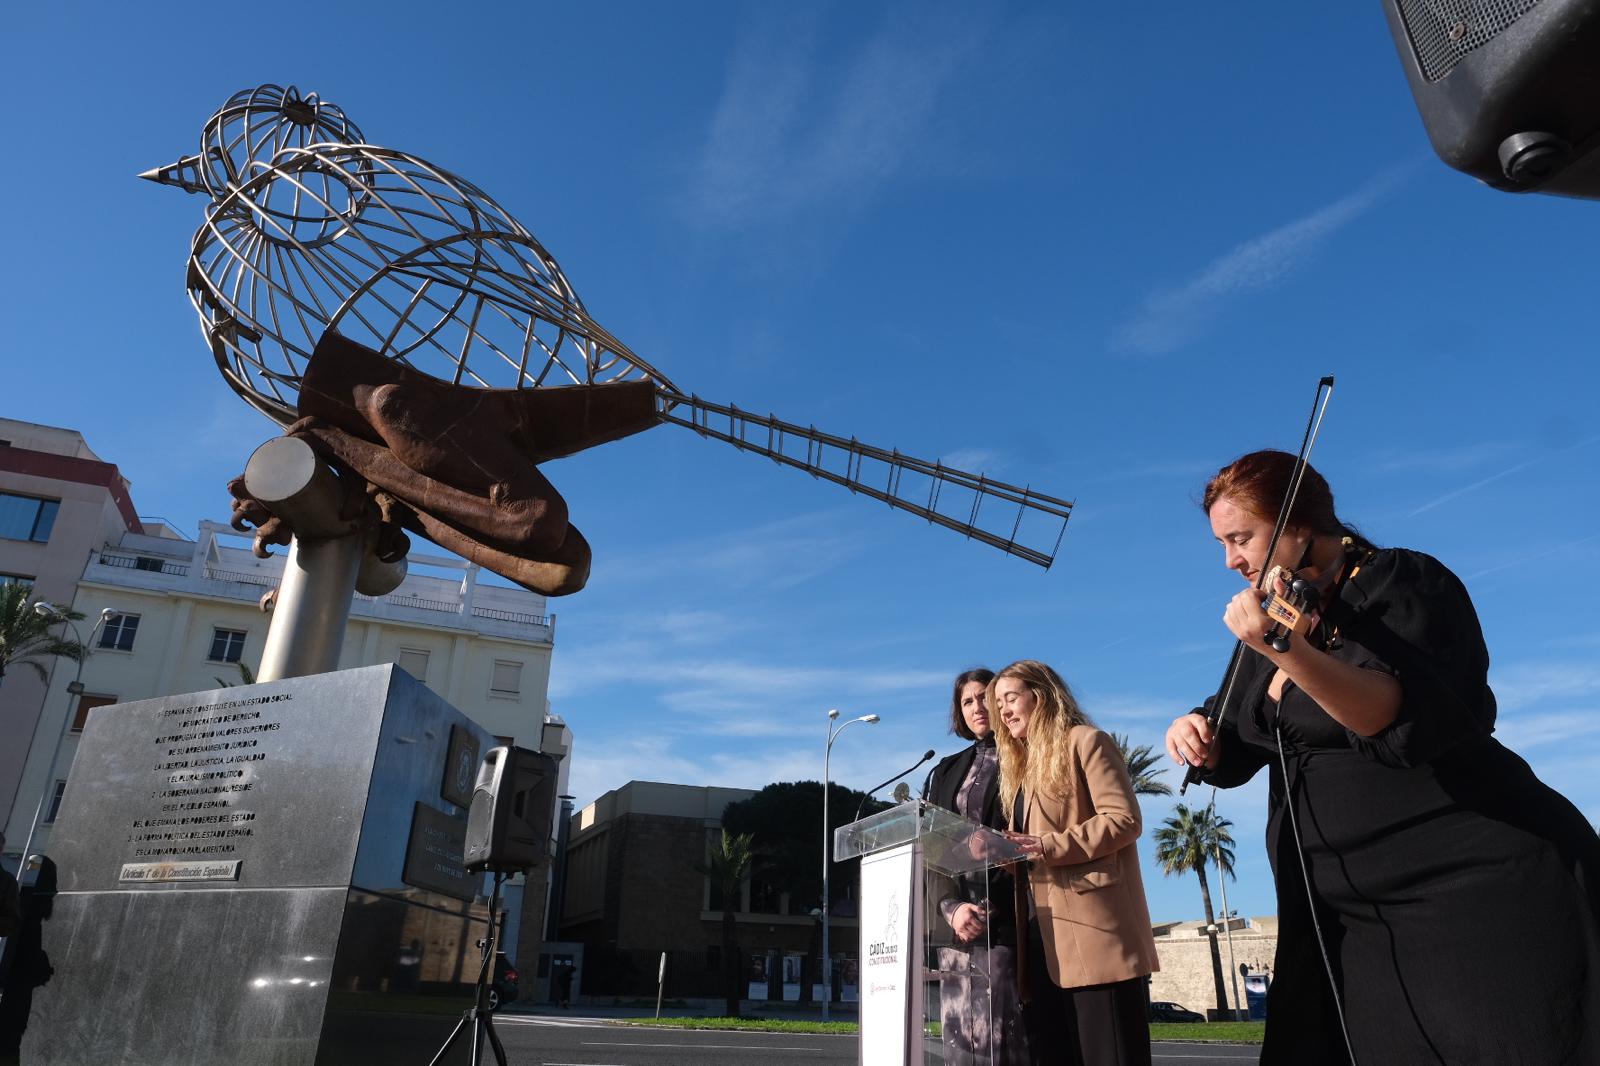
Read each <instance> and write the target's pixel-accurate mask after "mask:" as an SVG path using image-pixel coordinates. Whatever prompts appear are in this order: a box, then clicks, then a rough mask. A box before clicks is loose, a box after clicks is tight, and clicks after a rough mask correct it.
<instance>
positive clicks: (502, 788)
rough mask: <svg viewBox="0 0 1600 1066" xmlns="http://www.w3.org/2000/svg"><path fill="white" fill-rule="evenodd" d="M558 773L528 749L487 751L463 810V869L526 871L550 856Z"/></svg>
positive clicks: (548, 758) (547, 758)
mask: <svg viewBox="0 0 1600 1066" xmlns="http://www.w3.org/2000/svg"><path fill="white" fill-rule="evenodd" d="M556 769H557V764H556V760H555V759H554V758H552V757H551V756H549V755H545V754H543V753H541V752H537V751H529V750H528V749H527V748H517V747H500V748H491V749H490V750H489V753H488V754H487V755H485V756H484V757H483V763H482V764H481V765H480V766H479V767H478V780H477V783H476V785H474V786H473V790H472V806H471V807H470V808H468V810H467V839H466V849H465V854H464V856H463V858H464V859H465V865H466V867H467V869H469V870H472V871H474V872H481V871H484V870H494V871H497V872H510V871H516V870H526V869H528V868H529V867H531V866H535V865H537V864H538V863H539V862H540V861H542V860H543V859H544V858H545V857H546V856H547V855H548V854H549V851H550V818H551V816H552V815H553V814H554V812H555V806H556V785H557V781H556Z"/></svg>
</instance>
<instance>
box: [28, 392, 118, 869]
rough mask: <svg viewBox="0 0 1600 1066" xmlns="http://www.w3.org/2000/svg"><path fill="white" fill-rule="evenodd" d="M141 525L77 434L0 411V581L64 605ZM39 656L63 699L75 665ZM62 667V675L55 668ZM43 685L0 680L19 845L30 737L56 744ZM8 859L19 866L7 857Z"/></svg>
mask: <svg viewBox="0 0 1600 1066" xmlns="http://www.w3.org/2000/svg"><path fill="white" fill-rule="evenodd" d="M139 528H140V527H139V518H138V515H137V514H136V513H135V511H134V509H133V501H132V500H131V499H130V498H129V496H128V482H127V480H126V479H125V478H123V476H122V475H121V474H120V473H118V471H117V468H116V467H115V466H114V465H112V464H111V463H108V462H105V461H104V460H102V459H101V458H100V457H99V456H98V455H96V454H95V453H94V452H93V451H91V450H90V449H89V445H88V444H87V443H85V441H84V439H83V435H82V434H80V433H78V432H77V431H76V430H71V429H60V428H57V427H55V426H37V425H34V424H33V423H31V422H19V421H16V420H15V419H10V418H0V583H10V582H22V583H24V584H28V585H32V586H33V590H34V595H35V597H37V598H38V599H42V600H48V601H49V602H51V603H54V604H59V605H63V606H64V605H66V604H69V603H71V602H72V598H73V594H74V593H75V591H76V590H77V587H78V578H79V577H80V576H81V575H82V574H83V567H84V562H85V561H86V560H87V559H88V558H89V553H90V552H91V551H93V550H94V549H96V548H99V547H100V546H101V545H102V544H105V543H107V542H108V541H109V542H115V541H117V540H119V539H120V538H121V537H122V536H123V535H124V534H127V533H137V532H139ZM84 632H85V635H87V630H85V631H84ZM68 635H69V636H70V632H68ZM42 665H43V666H44V667H45V668H46V669H47V670H53V672H54V674H55V675H57V676H56V677H55V678H54V679H53V680H54V681H55V684H54V685H53V686H52V688H53V690H54V691H55V692H56V693H57V695H56V696H55V697H54V698H55V699H57V700H65V698H66V697H65V694H64V693H63V692H62V689H63V686H65V684H66V682H67V681H68V680H71V677H72V670H73V669H74V667H73V664H72V663H71V662H64V663H56V662H52V661H45V662H44V663H43V664H42ZM63 668H64V669H65V671H66V674H67V677H66V678H64V679H63V678H60V677H59V675H60V674H61V673H62V672H63ZM47 691H49V689H47V686H46V684H45V683H44V682H42V681H40V680H39V678H38V676H37V675H36V674H35V673H34V671H32V670H30V669H28V668H27V667H21V668H18V669H15V670H13V671H11V672H10V673H8V674H7V675H6V677H5V679H4V681H3V682H0V736H3V737H4V738H5V741H4V743H0V811H5V812H7V815H6V822H7V824H8V825H9V827H10V828H9V831H8V833H7V837H8V843H9V844H10V846H11V847H13V848H16V849H21V847H22V844H23V840H24V839H25V838H26V837H27V835H28V825H27V823H28V822H29V821H30V820H31V819H32V817H33V813H34V810H35V809H36V808H37V806H38V801H39V793H38V791H37V790H36V789H31V788H22V787H21V786H22V783H23V766H24V764H25V762H26V761H27V759H28V757H29V754H30V747H29V741H30V738H34V737H38V736H47V737H49V741H48V742H47V744H46V749H47V750H46V752H45V755H46V757H48V755H49V751H48V749H49V747H50V746H52V745H53V744H54V743H55V736H54V734H53V733H51V732H50V731H49V730H48V729H45V730H43V731H41V730H40V721H39V716H40V714H41V713H42V712H43V710H44V709H45V698H46V694H47ZM62 709H64V707H63V708H62ZM56 721H57V722H58V723H59V721H60V718H59V716H58V717H57V719H56ZM42 780H43V779H42V777H41V778H40V782H41V783H42ZM19 811H21V812H23V813H22V817H21V822H22V825H21V829H20V831H19V830H18V828H17V823H18V818H17V813H18V812H19ZM5 865H6V866H7V868H9V869H15V868H16V864H15V862H14V861H12V860H11V858H10V856H7V861H6V863H5Z"/></svg>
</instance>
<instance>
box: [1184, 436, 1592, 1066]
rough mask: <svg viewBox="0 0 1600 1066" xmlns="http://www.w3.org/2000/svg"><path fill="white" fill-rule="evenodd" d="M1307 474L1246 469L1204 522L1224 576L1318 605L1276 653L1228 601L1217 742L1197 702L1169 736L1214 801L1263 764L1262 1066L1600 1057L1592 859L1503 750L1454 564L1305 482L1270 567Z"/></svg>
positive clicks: (1559, 800)
mask: <svg viewBox="0 0 1600 1066" xmlns="http://www.w3.org/2000/svg"><path fill="white" fill-rule="evenodd" d="M1294 465H1295V457H1294V456H1292V455H1287V454H1285V453H1282V452H1275V451H1264V452H1253V453H1251V454H1249V455H1246V456H1243V457H1242V458H1240V459H1238V460H1236V461H1235V462H1233V463H1231V464H1229V465H1228V466H1226V467H1224V468H1223V469H1222V470H1221V471H1219V472H1218V473H1217V475H1216V476H1215V477H1214V478H1212V479H1211V481H1210V482H1209V483H1208V484H1207V485H1206V489H1205V493H1204V496H1203V499H1202V507H1203V508H1204V510H1205V511H1206V514H1207V516H1208V517H1209V518H1210V521H1211V530H1212V533H1213V535H1214V536H1215V537H1216V539H1217V540H1218V542H1219V543H1221V545H1222V547H1223V555H1224V560H1225V562H1226V564H1227V566H1228V567H1229V569H1232V570H1235V571H1237V572H1238V573H1239V575H1240V576H1241V577H1243V578H1244V579H1245V581H1246V582H1248V583H1249V584H1250V585H1252V586H1254V585H1255V583H1256V581H1257V578H1258V577H1259V576H1260V574H1261V573H1262V571H1264V570H1265V571H1267V572H1268V573H1269V574H1271V573H1272V568H1273V567H1275V566H1283V567H1286V568H1289V569H1290V570H1292V571H1293V574H1294V575H1295V576H1298V577H1299V578H1300V579H1302V580H1304V581H1305V582H1306V583H1308V584H1309V585H1310V586H1312V587H1314V588H1315V589H1317V590H1318V591H1319V592H1320V594H1321V595H1320V604H1321V607H1320V610H1308V611H1306V612H1305V614H1304V615H1303V616H1302V617H1301V618H1300V619H1299V620H1298V622H1297V623H1296V624H1295V626H1294V631H1293V632H1292V634H1291V635H1290V637H1289V640H1288V642H1287V650H1283V651H1279V650H1277V649H1276V648H1274V647H1273V646H1272V645H1271V644H1269V643H1268V642H1267V640H1266V639H1265V634H1266V633H1267V632H1268V630H1269V629H1271V628H1272V623H1273V619H1272V618H1271V617H1269V615H1268V614H1267V612H1266V611H1265V610H1264V609H1263V606H1262V599H1263V594H1262V592H1257V591H1255V590H1254V588H1251V589H1249V590H1246V591H1244V592H1241V593H1239V594H1238V595H1237V596H1235V597H1234V598H1233V599H1232V600H1231V601H1230V602H1229V603H1228V605H1227V609H1226V612H1225V613H1224V616H1223V621H1224V623H1225V624H1226V625H1227V627H1228V629H1229V630H1230V631H1231V632H1232V633H1233V634H1234V635H1235V636H1237V637H1238V638H1239V640H1240V641H1241V642H1243V645H1244V651H1243V652H1242V661H1241V663H1240V667H1239V672H1238V675H1237V677H1236V678H1235V681H1234V684H1233V686H1232V688H1231V695H1229V696H1228V697H1227V700H1228V705H1227V706H1226V707H1225V708H1224V709H1223V711H1224V713H1223V715H1222V718H1221V720H1220V721H1219V723H1218V726H1217V728H1216V729H1215V730H1213V729H1212V728H1211V727H1210V726H1209V724H1208V722H1207V719H1206V710H1207V709H1209V706H1210V704H1209V701H1208V704H1207V708H1202V709H1197V710H1196V711H1193V712H1191V713H1189V714H1186V715H1183V716H1181V717H1180V718H1178V719H1177V720H1176V721H1174V722H1173V723H1172V726H1171V727H1170V728H1169V729H1168V731H1167V738H1166V743H1167V751H1168V753H1169V754H1170V755H1171V756H1172V757H1173V759H1174V760H1176V761H1178V762H1186V763H1189V764H1190V765H1192V766H1197V767H1203V768H1204V769H1203V773H1202V776H1201V779H1202V780H1204V781H1206V782H1209V783H1211V784H1215V785H1217V786H1219V787H1222V788H1232V787H1235V786H1237V785H1242V784H1244V783H1245V782H1246V781H1249V780H1250V779H1251V778H1252V777H1254V776H1255V775H1256V774H1257V773H1258V772H1259V771H1260V770H1261V769H1262V768H1263V767H1266V768H1267V769H1268V774H1269V779H1270V785H1269V793H1268V821H1267V851H1268V857H1269V858H1270V859H1271V861H1272V864H1273V872H1274V874H1275V875H1276V879H1277V889H1278V915H1279V941H1278V955H1277V962H1276V964H1275V965H1274V967H1273V982H1272V985H1271V987H1270V989H1269V992H1268V999H1267V1018H1268V1022H1267V1035H1266V1042H1265V1046H1264V1048H1263V1051H1262V1057H1261V1062H1263V1063H1294V1064H1296V1066H1303V1064H1311V1063H1345V1062H1349V1061H1351V1060H1352V1059H1354V1061H1355V1062H1357V1063H1360V1064H1362V1066H1377V1064H1388V1063H1406V1064H1412V1063H1416V1064H1423V1063H1449V1064H1450V1066H1457V1064H1463V1063H1479V1064H1484V1066H1489V1064H1495V1066H1498V1064H1503V1063H1540V1064H1549V1066H1558V1064H1569V1063H1570V1064H1574V1066H1576V1064H1579V1063H1597V1062H1600V840H1597V838H1596V836H1595V831H1594V829H1593V828H1592V827H1591V826H1590V825H1589V824H1588V822H1587V821H1585V820H1584V818H1583V816H1582V815H1581V814H1580V813H1579V812H1578V810H1577V809H1576V808H1575V807H1573V805H1572V804H1571V803H1569V802H1568V801H1567V800H1565V799H1564V798H1563V797H1561V796H1560V795H1559V794H1557V793H1556V792H1554V791H1553V790H1552V789H1550V788H1548V787H1547V786H1546V785H1544V784H1543V783H1542V782H1540V781H1539V780H1538V778H1536V777H1535V776H1534V775H1533V772H1532V770H1530V769H1529V767H1528V765H1527V763H1525V762H1523V760H1522V759H1520V758H1519V757H1518V756H1517V755H1515V754H1514V753H1513V752H1511V751H1510V750H1509V749H1507V748H1505V747H1503V746H1502V745H1501V744H1500V743H1499V742H1498V741H1497V740H1495V739H1494V738H1493V736H1492V733H1493V731H1494V723H1495V699H1494V693H1493V692H1492V691H1491V690H1490V688H1489V685H1488V680H1487V675H1488V667H1489V655H1488V651H1487V649H1486V647H1485V646H1484V640H1483V632H1482V630H1481V628H1480V627H1479V624H1478V617H1477V614H1476V612H1475V611H1474V609H1473V606H1472V601H1471V599H1470V598H1469V597H1468V595H1467V591H1466V589H1465V587H1464V586H1463V585H1462V584H1461V582H1460V580H1458V579H1457V578H1456V576H1455V575H1454V574H1452V573H1451V572H1450V571H1449V570H1448V569H1446V568H1445V566H1444V565H1443V564H1441V563H1440V562H1438V561H1437V560H1436V559H1433V558H1431V557H1430V556H1427V555H1423V554H1422V553H1420V552H1413V551H1407V550H1404V549H1399V548H1378V547H1376V546H1374V545H1373V544H1372V543H1370V542H1369V541H1367V540H1366V539H1365V538H1364V537H1362V536H1361V535H1360V534H1359V533H1357V532H1356V531H1355V530H1353V529H1351V528H1350V527H1349V526H1347V525H1345V524H1344V523H1343V522H1341V521H1340V520H1339V518H1338V517H1337V515H1336V514H1335V512H1334V506H1333V495H1332V493H1331V491H1330V490H1329V488H1328V485H1327V482H1326V481H1324V480H1323V479H1322V477H1321V476H1320V475H1319V474H1317V473H1316V471H1315V470H1312V469H1311V468H1309V467H1307V468H1306V470H1305V476H1304V480H1303V482H1302V484H1301V487H1300V491H1299V494H1298V496H1297V497H1296V499H1295V503H1294V505H1293V507H1292V509H1291V511H1290V514H1289V516H1288V519H1287V523H1286V525H1285V529H1284V533H1283V536H1282V537H1281V539H1280V540H1279V542H1278V545H1277V550H1276V552H1275V554H1274V556H1273V558H1271V559H1268V558H1267V557H1266V556H1267V550H1268V542H1269V540H1270V539H1271V534H1272V529H1273V525H1274V518H1275V516H1276V514H1277V511H1278V507H1279V503H1278V501H1280V500H1282V499H1284V498H1285V495H1286V492H1285V490H1286V488H1287V486H1288V483H1289V480H1290V477H1291V476H1292V470H1293V467H1294ZM1272 584H1273V586H1274V587H1273V588H1272V589H1267V590H1263V591H1272V592H1278V593H1283V592H1285V591H1286V586H1285V583H1284V581H1283V580H1281V579H1274V580H1273V582H1272ZM1296 828H1298V833H1299V837H1300V846H1299V848H1297V847H1296V842H1295V834H1294V830H1295V829H1296ZM1302 862H1303V864H1304V865H1303V867H1302ZM1302 869H1304V874H1303V873H1302ZM1308 881H1309V888H1308V885H1307V882H1308ZM1318 926H1320V933H1321V936H1320V941H1321V947H1320V948H1319V937H1318ZM1324 953H1325V955H1324ZM1341 1012H1342V1015H1343V1024H1341V1018H1340V1015H1341ZM1346 1034H1348V1046H1347V1043H1346Z"/></svg>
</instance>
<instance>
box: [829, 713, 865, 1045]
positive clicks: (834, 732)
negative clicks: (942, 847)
mask: <svg viewBox="0 0 1600 1066" xmlns="http://www.w3.org/2000/svg"><path fill="white" fill-rule="evenodd" d="M838 717H839V712H838V711H837V710H831V711H829V712H828V746H827V747H825V748H823V749H822V1020H823V1021H827V1020H828V1010H829V1008H830V1007H831V1006H832V1005H833V960H832V959H831V958H830V957H829V955H828V870H829V868H830V867H831V866H832V865H833V834H832V833H830V832H828V769H829V766H828V760H829V758H830V757H831V756H832V755H833V742H834V740H836V739H837V738H838V736H839V734H840V733H843V732H844V731H845V730H846V729H849V728H850V727H851V726H853V725H855V724H856V723H857V722H866V723H867V724H868V725H871V724H873V723H874V722H876V721H877V720H878V716H877V715H875V714H864V715H862V716H861V717H860V718H852V719H850V720H849V721H848V722H845V723H844V724H843V725H841V726H839V728H837V729H835V728H834V727H833V723H834V720H835V719H837V718H838Z"/></svg>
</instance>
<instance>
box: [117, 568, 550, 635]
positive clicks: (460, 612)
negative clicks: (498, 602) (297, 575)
mask: <svg viewBox="0 0 1600 1066" xmlns="http://www.w3.org/2000/svg"><path fill="white" fill-rule="evenodd" d="M95 562H96V563H97V564H98V565H100V566H108V567H111V568H113V569H117V570H135V571H144V572H147V573H152V574H157V573H159V574H164V575H167V576H169V577H188V576H189V570H190V567H189V566H188V565H187V564H185V563H177V562H172V561H170V560H166V559H157V558H153V557H151V556H145V555H136V554H111V553H108V552H101V553H99V554H98V556H97V557H96V559H95ZM200 576H201V577H202V578H204V579H205V580H208V581H221V582H225V583H227V584H231V585H248V586H252V587H254V588H258V589H274V588H277V587H278V585H279V584H280V583H281V582H282V580H283V579H282V575H280V574H277V573H273V572H272V571H268V570H225V569H223V568H221V567H217V566H202V567H201V570H200ZM250 598H252V599H253V598H255V594H252V595H251V596H250ZM355 602H356V603H357V604H371V605H374V607H375V606H376V605H378V604H388V605H390V606H392V607H403V608H410V609H411V610H415V611H428V612H430V613H433V614H447V615H454V616H456V617H457V618H461V617H463V616H464V615H466V614H467V613H468V612H466V611H465V610H464V605H463V604H462V603H461V601H459V600H436V599H430V598H428V597H425V596H410V595H399V596H397V595H394V594H390V595H388V596H376V597H374V596H363V595H361V594H359V593H358V594H357V595H356V597H355ZM470 613H471V617H473V618H485V619H489V620H491V621H495V622H508V623H510V624H512V625H518V626H539V627H544V628H549V627H550V625H551V618H550V616H549V615H545V614H534V613H532V612H525V611H511V610H506V609H504V608H500V607H482V606H478V605H476V604H474V605H473V607H472V610H471V612H470Z"/></svg>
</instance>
